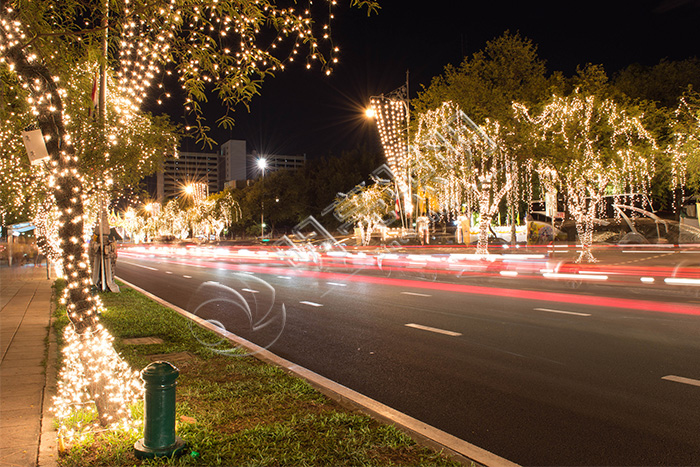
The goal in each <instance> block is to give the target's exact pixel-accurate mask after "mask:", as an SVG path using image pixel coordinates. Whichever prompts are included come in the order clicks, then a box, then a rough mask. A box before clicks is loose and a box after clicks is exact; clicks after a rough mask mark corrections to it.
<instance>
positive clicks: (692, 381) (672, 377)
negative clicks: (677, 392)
mask: <svg viewBox="0 0 700 467" xmlns="http://www.w3.org/2000/svg"><path fill="white" fill-rule="evenodd" d="M661 379H665V380H666V381H674V382H676V383H683V384H689V385H691V386H698V387H700V381H698V380H697V379H691V378H684V377H682V376H676V375H668V376H664V377H663V378H661Z"/></svg>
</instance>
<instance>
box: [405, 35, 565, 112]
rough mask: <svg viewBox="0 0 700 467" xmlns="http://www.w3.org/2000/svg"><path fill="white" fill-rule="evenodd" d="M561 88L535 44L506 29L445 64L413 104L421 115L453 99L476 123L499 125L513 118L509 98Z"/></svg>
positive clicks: (536, 98) (527, 99)
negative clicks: (470, 53)
mask: <svg viewBox="0 0 700 467" xmlns="http://www.w3.org/2000/svg"><path fill="white" fill-rule="evenodd" d="M561 86H563V79H562V78H561V76H560V75H559V74H554V75H552V76H550V77H548V76H547V67H546V64H545V62H544V60H542V59H540V58H539V57H538V55H537V46H536V45H535V44H534V43H533V42H532V41H531V40H530V39H527V38H525V37H522V36H521V35H520V34H519V33H516V34H512V33H510V32H509V31H506V32H505V33H503V35H502V36H500V37H497V38H495V39H493V40H491V41H489V42H487V43H486V46H485V47H484V49H483V50H481V51H479V52H476V53H475V54H474V55H473V56H472V57H471V58H469V57H467V58H465V59H464V61H463V62H462V63H461V64H460V65H459V66H458V67H455V66H453V65H448V66H446V67H445V72H444V73H443V74H442V75H441V76H437V77H435V78H433V80H432V81H431V83H430V86H428V88H427V89H425V90H424V91H423V92H421V93H419V95H418V98H417V99H415V100H414V101H413V102H412V103H413V106H414V108H415V110H416V111H417V112H418V113H423V112H425V111H428V110H435V109H437V108H438V107H440V106H441V105H442V103H443V102H447V101H452V102H454V103H455V104H457V105H458V106H459V107H460V108H461V109H462V111H463V112H464V113H466V114H467V115H469V116H470V118H472V120H474V121H475V122H476V123H479V124H480V123H481V122H483V121H484V119H486V118H487V117H488V118H490V119H492V120H498V121H500V122H502V123H504V122H506V121H508V120H509V119H511V118H512V111H511V103H512V102H513V101H519V102H524V103H527V104H528V105H531V104H534V103H537V102H540V101H541V100H542V99H543V98H546V96H548V94H551V92H549V91H550V90H551V89H559V88H561Z"/></svg>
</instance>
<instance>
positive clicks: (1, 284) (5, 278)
mask: <svg viewBox="0 0 700 467" xmlns="http://www.w3.org/2000/svg"><path fill="white" fill-rule="evenodd" d="M52 283H53V281H50V280H48V279H47V277H46V267H45V266H43V267H35V266H34V265H28V266H23V267H21V266H13V267H7V266H2V267H0V305H1V307H0V355H2V362H1V363H0V466H1V467H6V466H21V467H26V466H36V465H38V458H39V444H40V443H39V441H40V438H41V430H42V409H43V405H44V392H45V388H46V380H47V378H46V368H45V362H46V359H47V348H48V344H47V343H48V340H47V337H48V335H49V321H50V317H51V316H50V315H51V284H52ZM54 378H55V376H54ZM42 465H44V463H42Z"/></svg>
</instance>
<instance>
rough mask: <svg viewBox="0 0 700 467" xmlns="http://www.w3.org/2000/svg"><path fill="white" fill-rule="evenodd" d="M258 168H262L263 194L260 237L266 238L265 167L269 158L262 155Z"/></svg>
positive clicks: (261, 197) (261, 199)
mask: <svg viewBox="0 0 700 467" xmlns="http://www.w3.org/2000/svg"><path fill="white" fill-rule="evenodd" d="M258 168H259V169H260V170H262V195H261V196H260V239H261V240H263V239H264V238H265V168H267V159H265V158H264V157H261V158H260V159H258Z"/></svg>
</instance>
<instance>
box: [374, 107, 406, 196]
mask: <svg viewBox="0 0 700 467" xmlns="http://www.w3.org/2000/svg"><path fill="white" fill-rule="evenodd" d="M368 110H369V113H367V116H368V117H370V118H375V119H376V120H377V128H378V129H379V139H380V141H381V143H382V149H383V150H384V156H385V157H386V161H387V165H388V166H389V168H390V169H391V171H392V172H393V174H394V177H395V179H396V181H397V182H398V185H399V190H400V191H402V192H405V191H406V187H407V186H408V180H407V174H408V141H407V134H408V111H407V108H406V103H405V101H404V100H402V99H398V98H391V97H384V96H378V97H372V98H371V99H370V107H369V109H368Z"/></svg>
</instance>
